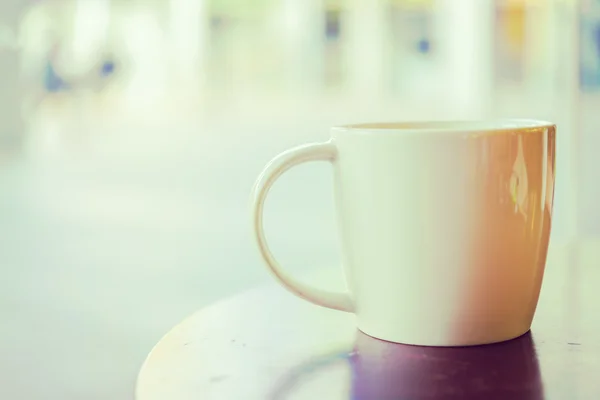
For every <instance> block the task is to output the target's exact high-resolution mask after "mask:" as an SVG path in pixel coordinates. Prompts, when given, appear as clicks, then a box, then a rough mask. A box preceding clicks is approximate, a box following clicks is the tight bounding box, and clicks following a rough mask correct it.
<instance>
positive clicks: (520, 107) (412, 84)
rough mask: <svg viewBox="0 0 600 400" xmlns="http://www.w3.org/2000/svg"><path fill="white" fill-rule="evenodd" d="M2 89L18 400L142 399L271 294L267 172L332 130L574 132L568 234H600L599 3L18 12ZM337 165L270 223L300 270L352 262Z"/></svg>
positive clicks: (216, 3)
mask: <svg viewBox="0 0 600 400" xmlns="http://www.w3.org/2000/svg"><path fill="white" fill-rule="evenodd" d="M0 74H2V78H0V79H1V82H2V86H1V89H2V90H1V91H0V105H1V106H2V108H1V110H2V111H1V112H0V135H2V137H1V139H2V140H1V141H0V150H1V151H0V157H1V159H2V168H0V185H2V186H0V187H1V188H2V193H3V195H2V196H1V197H2V199H0V217H1V221H2V224H0V226H1V227H0V246H1V247H0V254H2V255H3V267H2V272H3V276H4V278H3V279H2V282H3V283H2V286H0V296H1V297H0V299H1V300H0V304H1V305H2V307H6V310H5V311H6V312H5V313H3V316H4V318H5V320H4V322H3V326H5V327H6V328H3V330H2V331H0V339H2V340H1V341H0V343H2V344H0V354H2V355H3V357H2V359H3V360H4V361H2V362H1V363H0V373H2V375H3V376H4V377H5V382H7V384H3V386H2V387H0V397H2V398H61V399H80V398H86V399H93V398H98V399H100V398H102V399H105V398H111V399H125V398H129V393H130V392H131V390H130V388H131V387H132V382H133V379H134V378H135V373H136V371H137V368H138V367H139V364H140V363H141V361H142V360H143V358H144V356H145V354H146V351H147V350H148V349H149V348H150V347H151V346H152V344H153V343H154V342H155V341H156V340H157V339H158V338H159V337H160V335H161V334H162V333H164V332H166V331H167V330H168V329H169V328H170V327H171V326H172V325H173V324H175V323H176V322H178V321H179V320H181V319H182V318H183V317H185V316H186V315H188V314H189V313H191V312H192V311H194V310H196V309H198V308H199V307H201V306H203V305H205V304H207V303H208V302H212V301H215V300H217V299H219V298H222V297H224V296H226V295H229V294H231V293H234V292H236V291H239V290H241V289H243V288H247V287H249V286H251V285H254V284H256V283H258V282H261V281H263V280H267V279H268V276H267V275H266V273H265V272H264V271H263V269H262V267H261V265H260V262H259V260H258V258H257V257H256V254H255V250H254V248H253V244H252V242H251V240H250V235H249V225H248V224H249V223H248V216H247V201H248V195H249V191H250V187H251V185H252V183H253V181H254V178H255V175H256V174H257V173H258V172H259V170H260V168H261V167H262V165H263V164H264V162H266V161H267V160H268V159H269V158H270V157H271V156H273V155H274V154H276V153H277V152H279V151H281V150H283V149H285V148H287V147H289V146H290V145H293V144H298V143H302V142H306V141H312V140H322V139H324V138H326V137H327V136H328V131H327V129H328V127H329V126H330V125H333V124H339V123H352V122H368V121H383V120H406V119H413V120H414V119H464V118H491V117H527V118H540V119H547V120H552V121H555V122H557V123H558V125H559V139H558V140H559V143H558V146H559V150H558V159H557V160H558V161H557V162H558V168H557V176H558V177H557V196H556V197H557V198H556V207H557V208H556V222H555V231H554V238H553V239H554V240H555V241H564V240H567V239H568V238H569V237H571V236H573V235H576V234H597V233H599V232H600V209H598V208H597V207H596V206H595V203H596V199H597V198H598V195H600V179H599V178H600V172H598V171H600V169H599V168H597V166H596V165H595V162H596V161H595V160H596V159H597V157H596V149H598V148H599V146H600V139H599V136H598V135H597V132H598V129H597V128H600V120H599V119H598V117H597V116H596V115H597V111H595V110H597V109H598V106H600V1H598V0H580V1H567V0H537V1H534V0H529V1H524V0H512V1H508V0H504V1H500V0H497V1H493V0H460V1H457V0H385V1H384V0H260V1H241V0H152V1H150V0H112V1H111V0H37V1H34V0H29V1H22V0H2V2H0ZM19 110H22V112H21V113H20V112H19ZM20 115H22V116H23V119H22V120H21V119H20V118H19V116H20ZM324 169H325V168H324V167H323V166H319V165H317V166H314V167H313V166H307V167H303V168H300V169H299V170H298V171H293V172H291V173H290V174H289V177H286V179H283V180H282V182H281V184H280V185H278V187H276V188H275V189H274V191H273V196H272V201H271V204H270V205H269V207H268V208H269V210H268V213H267V220H266V222H267V230H268V231H269V232H272V235H273V236H274V237H273V239H272V240H271V241H272V243H273V248H275V249H276V252H277V253H278V254H277V256H278V257H279V258H281V259H282V262H284V263H285V264H286V265H287V264H290V265H292V267H295V268H297V270H298V271H302V270H306V268H307V267H310V266H312V267H317V266H320V265H331V266H335V265H336V264H337V263H338V257H337V252H336V251H337V247H336V246H337V245H336V243H337V242H336V233H335V223H334V219H333V206H332V205H331V204H330V203H331V202H330V201H329V197H328V196H330V191H329V190H330V188H329V185H330V176H329V175H328V174H329V173H328V172H324ZM325 170H326V169H325ZM15 360H18V361H15ZM32 382H38V383H39V384H38V385H37V386H36V384H34V383H32ZM17 394H18V396H17ZM15 396H16V397H15ZM94 396H95V397H94Z"/></svg>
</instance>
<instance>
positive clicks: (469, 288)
mask: <svg viewBox="0 0 600 400" xmlns="http://www.w3.org/2000/svg"><path fill="white" fill-rule="evenodd" d="M555 143H556V127H555V126H554V125H553V124H551V123H547V122H543V121H531V120H501V121H490V122H475V121H473V122H417V123H381V124H360V125H351V126H341V127H335V128H333V129H332V135H331V139H330V140H329V141H328V142H326V143H315V144H308V145H303V146H300V147H297V148H294V149H291V150H288V151H286V152H284V153H282V154H280V155H279V156H277V157H276V158H275V159H274V160H272V161H271V162H270V163H269V164H268V165H267V166H266V168H265V170H264V171H263V173H262V174H261V175H260V177H259V179H258V181H257V183H256V186H255V189H254V194H253V220H254V229H255V236H256V239H257V242H258V247H259V249H260V252H261V255H262V257H263V258H264V261H265V262H266V265H267V266H268V268H269V269H270V271H271V272H272V273H273V274H274V276H275V277H276V278H277V279H278V281H279V282H280V283H281V284H282V285H283V286H285V287H286V288H287V289H289V290H290V291H291V292H293V293H295V294H296V295H298V296H300V297H302V298H304V299H306V300H308V301H311V302H313V303H315V304H318V305H321V306H324V307H330V308H334V309H337V310H341V311H347V312H352V313H355V314H356V317H357V324H358V328H359V329H360V330H361V331H363V332H364V333H366V334H368V335H370V336H373V337H376V338H379V339H383V340H388V341H392V342H398V343H405V344H415V345H426V346H467V345H478V344H486V343H494V342H499V341H504V340H508V339H512V338H515V337H518V336H520V335H522V334H524V333H525V332H527V331H528V330H529V329H530V327H531V322H532V320H533V316H534V313H535V309H536V306H537V302H538V297H539V292H540V288H541V284H542V278H543V275H544V267H545V263H546V255H547V250H548V242H549V237H550V227H551V220H552V203H553V196H554V175H555V174H554V168H555ZM315 160H323V161H329V162H330V163H331V164H332V165H333V169H334V198H335V204H336V211H337V217H338V218H337V219H338V226H339V235H340V239H341V243H342V264H343V268H344V271H345V275H346V281H347V288H348V290H347V292H345V293H335V292H327V291H323V290H320V289H316V288H313V287H311V286H308V285H306V284H304V283H302V282H299V281H297V280H295V279H294V278H293V277H292V276H290V275H288V274H287V273H286V272H285V269H284V268H282V267H281V266H280V265H279V263H278V262H277V260H276V259H275V258H274V257H273V255H272V254H271V252H270V250H269V248H268V245H267V242H266V241H265V235H264V230H263V222H262V215H263V205H264V200H265V197H266V196H267V193H268V191H269V189H270V187H271V185H272V184H273V182H274V181H275V180H276V179H277V178H278V177H279V176H280V175H281V174H283V173H284V172H285V171H286V170H288V169H289V168H291V167H292V166H294V165H297V164H300V163H303V162H307V161H315Z"/></svg>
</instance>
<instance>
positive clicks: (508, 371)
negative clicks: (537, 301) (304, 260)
mask: <svg viewBox="0 0 600 400" xmlns="http://www.w3.org/2000/svg"><path fill="white" fill-rule="evenodd" d="M339 363H345V364H346V365H347V366H348V367H349V369H350V373H349V376H350V382H349V381H348V379H346V378H343V379H335V380H327V381H326V382H321V383H320V384H322V385H327V386H328V387H327V391H328V392H329V393H331V392H332V391H335V392H339V393H342V394H343V393H346V392H347V393H348V399H349V400H375V399H376V400H421V399H423V400H425V399H427V400H459V399H460V400H476V399H477V400H479V399H486V400H505V399H511V400H542V399H543V398H544V390H543V384H542V379H541V375H540V367H539V363H538V358H537V355H536V351H535V346H534V342H533V339H532V337H531V334H530V333H526V334H525V335H523V336H521V337H518V338H516V339H513V340H509V341H505V342H501V343H495V344H491V345H487V346H470V347H426V346H411V345H402V344H395V343H391V342H386V341H382V340H379V339H375V338H372V337H370V336H368V335H365V334H364V333H362V332H360V331H359V332H358V334H357V338H356V342H355V346H354V349H353V351H352V352H351V353H347V352H345V353H338V354H335V355H332V356H328V357H324V358H323V359H316V360H315V359H312V360H311V361H309V362H307V363H306V364H304V365H299V366H297V367H296V368H294V369H292V370H291V372H290V373H288V374H286V375H285V376H283V377H282V378H281V379H279V380H278V381H277V382H276V386H275V388H274V390H273V391H272V392H271V394H270V396H269V397H268V398H269V399H271V400H284V399H287V398H294V396H293V395H294V393H295V392H297V391H299V390H301V389H307V388H300V386H301V385H303V383H304V384H306V385H311V384H315V383H314V382H319V381H318V380H314V379H309V378H310V376H311V375H312V376H314V375H316V374H319V373H324V370H325V369H326V368H331V367H333V366H334V364H335V365H339ZM332 385H333V386H335V390H332V388H331V386H332ZM309 389H310V390H308V391H306V390H303V391H304V392H309V393H321V392H324V391H325V388H320V387H314V388H309ZM342 396H343V395H342ZM335 398H336V399H337V398H339V397H335Z"/></svg>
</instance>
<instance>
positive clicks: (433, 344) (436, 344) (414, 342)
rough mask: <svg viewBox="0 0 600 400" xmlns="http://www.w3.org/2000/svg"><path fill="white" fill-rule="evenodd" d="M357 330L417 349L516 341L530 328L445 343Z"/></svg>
mask: <svg viewBox="0 0 600 400" xmlns="http://www.w3.org/2000/svg"><path fill="white" fill-rule="evenodd" d="M358 330H360V331H361V332H362V333H364V334H365V335H367V336H370V337H372V338H374V339H377V340H381V341H384V342H388V343H393V344H402V345H408V346H419V347H473V346H484V345H488V344H494V343H501V342H507V341H510V340H514V339H517V338H519V337H521V336H523V335H526V334H527V333H528V332H529V331H530V330H531V327H527V329H525V330H522V331H519V332H518V333H516V334H510V335H497V336H490V338H489V339H485V340H469V339H468V338H465V339H464V340H447V341H444V340H440V339H438V340H423V341H421V340H402V339H395V338H390V337H387V335H378V334H375V333H373V332H370V331H369V330H366V329H363V328H362V327H360V326H359V327H358Z"/></svg>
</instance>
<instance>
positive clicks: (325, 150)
mask: <svg viewBox="0 0 600 400" xmlns="http://www.w3.org/2000/svg"><path fill="white" fill-rule="evenodd" d="M336 159H337V148H336V147H335V145H334V144H333V143H332V142H331V141H329V142H326V143H313V144H306V145H302V146H298V147H295V148H293V149H290V150H287V151H285V152H283V153H281V154H279V155H278V156H277V157H275V158H274V159H273V160H271V161H270V162H269V163H268V164H267V166H266V167H265V168H264V170H263V171H262V173H261V174H260V175H259V177H258V180H257V182H256V184H255V186H254V191H253V195H252V220H253V223H254V236H255V239H256V242H257V244H258V248H259V250H260V253H261V255H262V257H263V259H264V261H265V263H266V264H267V267H268V268H269V270H270V271H271V273H272V274H273V275H274V276H275V278H276V279H277V280H278V281H279V283H281V285H283V287H285V288H286V289H288V290H289V291H291V292H292V293H293V294H295V295H296V296H298V297H301V298H303V299H305V300H307V301H309V302H311V303H314V304H317V305H319V306H323V307H327V308H333V309H334V310H340V311H346V312H354V305H353V302H352V299H351V298H350V295H349V294H348V293H347V292H346V293H341V292H330V291H326V290H322V289H318V288H315V287H312V286H309V285H306V284H304V283H302V282H300V281H298V280H296V279H295V278H293V277H292V276H290V275H289V274H288V273H286V272H285V271H284V270H283V268H282V267H281V265H280V264H279V262H277V260H276V259H275V257H274V256H273V254H272V253H271V250H269V246H268V244H267V241H266V239H265V232H264V225H263V209H264V203H265V199H266V198H267V195H268V193H269V190H270V189H271V187H272V186H273V183H275V181H276V180H277V179H278V178H279V177H280V176H281V175H283V173H284V172H286V171H287V170H289V169H290V168H292V167H293V166H295V165H299V164H302V163H305V162H309V161H329V162H331V163H334V162H335V161H336Z"/></svg>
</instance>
